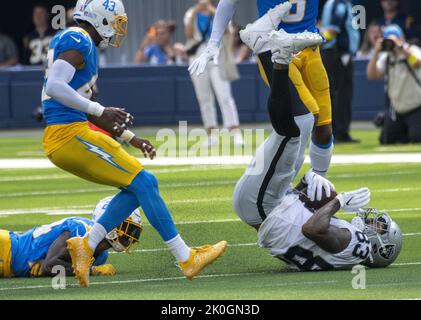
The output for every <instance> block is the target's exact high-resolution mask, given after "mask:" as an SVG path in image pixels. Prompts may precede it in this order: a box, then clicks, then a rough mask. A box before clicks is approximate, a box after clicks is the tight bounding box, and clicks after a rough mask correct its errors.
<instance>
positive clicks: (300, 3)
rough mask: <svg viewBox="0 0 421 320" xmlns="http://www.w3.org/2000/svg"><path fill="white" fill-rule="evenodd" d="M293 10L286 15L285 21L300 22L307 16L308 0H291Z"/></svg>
mask: <svg viewBox="0 0 421 320" xmlns="http://www.w3.org/2000/svg"><path fill="white" fill-rule="evenodd" d="M290 2H291V3H292V8H291V11H290V12H289V13H288V14H287V15H286V16H285V17H284V19H283V21H284V22H287V23H291V22H300V21H303V20H304V17H305V16H306V7H307V0H291V1H290Z"/></svg>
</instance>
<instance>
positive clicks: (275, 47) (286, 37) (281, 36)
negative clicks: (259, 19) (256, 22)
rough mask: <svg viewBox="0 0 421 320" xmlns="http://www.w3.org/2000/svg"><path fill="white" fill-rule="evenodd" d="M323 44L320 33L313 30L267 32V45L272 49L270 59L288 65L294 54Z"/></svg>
mask: <svg viewBox="0 0 421 320" xmlns="http://www.w3.org/2000/svg"><path fill="white" fill-rule="evenodd" d="M321 44H323V38H322V36H321V35H319V34H317V33H313V32H308V31H305V32H302V33H287V32H285V30H282V29H281V30H279V31H272V32H270V34H269V45H270V49H271V51H272V61H273V62H274V63H278V64H284V65H289V64H290V63H291V61H292V58H293V57H294V55H296V54H298V53H299V52H301V51H303V50H304V49H306V48H308V47H314V46H319V45H321Z"/></svg>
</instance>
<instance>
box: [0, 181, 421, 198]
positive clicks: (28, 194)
mask: <svg viewBox="0 0 421 320" xmlns="http://www.w3.org/2000/svg"><path fill="white" fill-rule="evenodd" d="M236 183H237V180H213V181H203V182H179V183H162V184H160V188H161V189H165V188H194V187H213V186H224V185H233V186H234V185H235V184H236ZM116 190H117V189H115V188H111V187H102V188H90V189H71V190H70V189H69V190H54V191H27V192H10V193H2V196H3V197H5V198H17V197H31V196H48V195H67V194H68V195H72V194H75V193H99V192H108V191H110V192H116ZM420 190H421V187H419V188H394V189H377V190H376V189H374V190H371V192H372V193H374V192H377V193H394V192H413V191H420Z"/></svg>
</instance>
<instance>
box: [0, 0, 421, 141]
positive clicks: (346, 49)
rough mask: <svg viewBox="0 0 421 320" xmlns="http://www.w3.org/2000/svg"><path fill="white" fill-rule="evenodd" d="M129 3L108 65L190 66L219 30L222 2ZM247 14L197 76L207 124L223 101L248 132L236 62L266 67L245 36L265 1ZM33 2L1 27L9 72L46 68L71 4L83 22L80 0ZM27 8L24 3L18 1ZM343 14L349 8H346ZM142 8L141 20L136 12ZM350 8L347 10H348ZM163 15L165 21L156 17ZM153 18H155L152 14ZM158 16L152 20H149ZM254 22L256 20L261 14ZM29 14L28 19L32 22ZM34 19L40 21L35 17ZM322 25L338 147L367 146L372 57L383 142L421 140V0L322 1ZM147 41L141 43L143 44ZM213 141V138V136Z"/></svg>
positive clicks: (1, 51) (232, 121)
mask: <svg viewBox="0 0 421 320" xmlns="http://www.w3.org/2000/svg"><path fill="white" fill-rule="evenodd" d="M164 1H167V6H166V10H167V11H165V10H158V9H157V8H159V7H158V2H156V3H154V1H149V0H142V1H133V0H127V1H125V4H126V9H127V11H128V13H129V19H130V27H129V30H130V32H131V33H133V35H131V36H130V37H129V38H128V39H127V43H126V46H125V49H124V51H123V52H122V53H121V52H120V53H116V52H110V51H111V50H107V51H103V52H101V55H100V64H101V66H105V65H107V64H115V63H118V64H124V65H129V64H141V65H153V66H163V65H187V64H189V63H190V62H191V61H192V60H193V59H195V58H196V57H198V56H199V55H200V53H201V52H203V50H204V48H205V47H206V43H207V41H208V40H209V37H210V33H211V30H212V22H213V17H214V14H215V10H216V6H217V1H212V0H183V1H181V0H164ZM243 2H244V3H245V5H244V7H243V8H242V9H241V10H240V14H239V15H238V16H236V18H235V19H234V21H233V22H232V24H231V25H230V27H229V28H228V29H227V30H226V34H225V37H224V41H223V48H222V51H221V53H222V57H223V58H222V59H221V60H222V63H221V64H220V66H215V65H213V64H211V65H210V66H209V70H208V72H207V76H206V77H201V78H198V77H195V76H192V82H193V85H194V89H195V92H196V96H197V100H198V103H199V106H200V111H201V114H202V119H203V122H204V126H205V128H206V129H207V130H209V132H211V130H212V129H213V128H216V127H217V125H218V124H217V115H216V109H215V100H217V101H218V105H219V106H220V108H221V113H222V117H223V121H224V127H226V128H227V129H229V130H230V131H233V132H234V135H235V136H236V137H237V138H236V141H237V143H239V144H241V143H242V139H241V135H240V134H239V133H238V128H239V125H240V123H239V120H238V119H239V116H238V112H237V106H236V102H235V100H234V98H233V95H232V92H231V88H230V84H231V82H232V81H235V80H236V79H238V77H239V73H238V70H237V69H236V65H237V64H240V63H256V58H255V56H254V55H253V54H252V52H251V51H250V50H249V49H248V47H246V46H245V45H244V44H243V43H242V42H241V39H240V37H239V30H241V29H242V28H243V27H244V25H245V24H246V23H249V22H251V21H253V20H255V19H256V18H257V12H256V9H255V0H243ZM30 3H31V2H30V1H29V2H25V5H24V6H25V8H20V10H19V11H14V12H21V17H20V18H22V19H17V18H16V17H15V16H14V15H9V17H10V19H9V18H6V19H3V21H2V22H1V23H0V68H7V67H8V68H10V67H16V66H17V67H19V68H21V67H23V68H25V67H26V66H32V67H34V66H35V67H42V66H43V65H44V63H45V60H46V55H47V51H48V45H49V42H50V41H51V39H52V37H53V36H54V35H55V33H56V32H58V31H59V30H53V29H52V27H51V19H52V15H51V8H52V7H53V5H55V4H62V5H64V6H65V7H66V10H67V13H66V15H67V26H72V25H74V22H73V20H72V13H73V9H72V4H73V5H74V1H71V0H69V1H67V0H63V1H58V0H57V1H50V0H45V1H39V2H38V3H33V4H32V5H31V6H30V8H29V7H28V6H29V4H30ZM360 4H361V5H364V6H365V7H366V8H367V17H368V21H367V28H366V29H361V30H355V29H352V28H349V24H348V23H347V19H348V18H349V17H350V16H352V15H354V13H353V12H352V6H354V5H360ZM13 5H16V6H21V7H22V4H12V6H13ZM338 6H339V7H340V8H342V7H343V8H345V9H340V10H339V9H338ZM136 8H137V11H136V12H138V14H137V13H136V12H134V11H135V10H136ZM344 10H345V11H344ZM157 11H158V12H162V14H163V16H162V17H158V18H157V19H156V21H152V22H151V21H150V20H151V19H155V17H156V12H157ZM152 12H153V14H152ZM149 13H150V14H149ZM253 15H254V16H253ZM25 16H26V17H28V19H27V20H28V23H22V21H26V19H25ZM29 16H31V19H29ZM319 28H320V31H321V33H322V34H323V36H324V37H325V38H326V40H327V42H326V44H325V45H324V47H323V48H322V49H323V50H322V52H323V59H324V62H325V66H326V69H327V71H328V74H329V77H330V80H331V86H332V88H331V91H332V103H333V121H334V131H335V137H336V139H337V142H351V143H353V142H358V141H356V140H354V139H353V138H352V137H351V136H350V134H349V131H350V123H351V119H352V107H351V105H352V104H351V102H352V96H353V85H352V82H353V71H354V70H353V61H355V60H367V61H369V63H368V67H367V78H368V79H370V80H378V79H384V80H385V83H386V85H385V93H386V97H387V99H386V100H387V104H388V106H387V108H386V109H385V112H383V113H382V114H379V115H378V117H376V120H375V122H376V125H378V126H380V127H382V128H383V131H382V136H381V139H380V141H381V143H385V144H388V143H397V142H399V143H401V142H421V49H420V47H419V46H420V44H421V4H420V1H419V0H368V1H367V0H321V1H320V21H319ZM136 37H137V38H136ZM210 143H212V137H211V135H210Z"/></svg>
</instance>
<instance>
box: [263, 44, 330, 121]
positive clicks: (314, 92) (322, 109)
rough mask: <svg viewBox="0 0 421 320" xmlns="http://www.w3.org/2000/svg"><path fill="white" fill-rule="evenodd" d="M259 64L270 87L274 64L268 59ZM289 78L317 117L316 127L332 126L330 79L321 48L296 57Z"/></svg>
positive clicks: (304, 52) (303, 52)
mask: <svg viewBox="0 0 421 320" xmlns="http://www.w3.org/2000/svg"><path fill="white" fill-rule="evenodd" d="M258 63H259V69H260V74H261V76H262V78H263V80H264V81H265V82H266V84H267V85H268V86H270V84H269V81H268V79H269V78H270V77H269V76H268V73H269V72H272V70H273V65H272V63H271V62H270V60H268V59H265V61H263V60H262V59H260V58H259V60H258ZM289 77H290V79H291V81H292V83H293V84H294V86H295V88H296V89H297V92H298V95H299V96H300V99H301V101H302V102H303V103H304V105H305V106H306V107H307V109H308V110H309V111H310V112H311V113H313V114H314V115H317V119H318V120H317V124H316V126H318V127H320V126H325V125H330V124H332V103H331V98H330V86H329V78H328V76H327V72H326V69H325V67H324V65H323V61H322V57H321V55H320V48H317V49H314V48H307V49H305V50H304V51H302V52H301V53H300V54H299V55H298V56H296V57H295V58H294V59H293V61H292V63H291V65H290V67H289Z"/></svg>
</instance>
